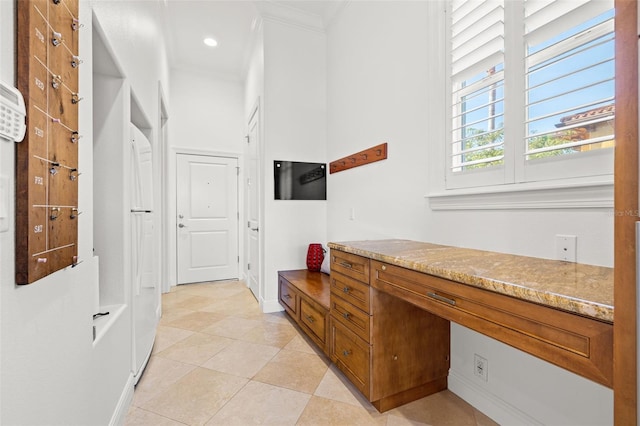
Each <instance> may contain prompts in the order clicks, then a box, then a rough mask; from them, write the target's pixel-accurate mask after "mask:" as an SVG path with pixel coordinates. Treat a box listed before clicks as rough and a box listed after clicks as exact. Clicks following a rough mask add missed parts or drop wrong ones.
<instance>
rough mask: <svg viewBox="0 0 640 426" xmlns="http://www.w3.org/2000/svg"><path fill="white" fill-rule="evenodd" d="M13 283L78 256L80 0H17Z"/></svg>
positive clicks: (68, 263) (26, 281)
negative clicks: (23, 129)
mask: <svg viewBox="0 0 640 426" xmlns="http://www.w3.org/2000/svg"><path fill="white" fill-rule="evenodd" d="M16 3H17V15H18V22H17V40H18V58H17V59H18V89H19V90H20V91H21V92H22V94H23V96H24V98H25V104H26V108H27V133H26V136H25V139H24V141H23V142H22V143H20V144H17V146H16V283H18V284H30V283H32V282H34V281H36V280H38V279H40V278H43V277H45V276H47V275H49V274H51V273H53V272H55V271H57V270H59V269H62V268H65V267H67V266H75V265H76V264H77V263H79V262H78V247H77V246H78V244H77V242H78V215H79V214H80V212H79V211H78V176H79V173H78V139H79V138H80V135H79V134H78V102H79V101H80V97H79V95H78V67H79V65H80V63H81V62H82V61H81V60H80V58H79V56H78V40H79V29H80V27H81V25H80V22H79V20H78V9H79V7H78V0H19V1H17V2H16Z"/></svg>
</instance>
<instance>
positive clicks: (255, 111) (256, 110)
mask: <svg viewBox="0 0 640 426" xmlns="http://www.w3.org/2000/svg"><path fill="white" fill-rule="evenodd" d="M249 111H250V112H249V115H248V117H247V136H246V138H247V140H246V142H247V143H248V141H249V140H248V138H249V133H250V130H251V123H252V122H253V121H254V119H255V120H256V128H257V133H258V144H257V145H256V155H257V157H258V158H257V162H256V168H257V170H256V179H257V182H255V183H256V184H257V186H258V192H257V200H256V202H257V206H256V207H257V212H258V213H257V214H258V218H257V219H258V229H260V231H258V238H259V240H258V294H257V295H254V296H256V298H257V299H258V303H259V305H260V307H261V308H262V307H263V303H264V259H263V253H264V238H263V237H262V235H263V234H262V233H261V231H262V230H263V229H264V227H263V225H264V223H263V218H262V212H263V205H264V195H263V191H262V188H263V185H264V179H263V176H262V169H263V167H262V145H261V142H262V139H263V134H262V117H261V108H260V97H258V98H257V99H256V101H255V103H254V104H253V107H252V108H251V109H250V110H249ZM248 160H249V153H248V149H247V161H248ZM245 169H247V174H246V176H245V179H243V182H242V186H243V190H244V191H245V196H246V197H247V198H246V204H245V209H244V216H245V217H244V221H243V225H244V223H247V224H248V223H249V215H250V212H249V196H250V194H249V191H248V190H247V178H248V176H249V170H248V169H249V167H248V166H246V167H245ZM243 229H244V231H245V234H244V238H243V240H244V241H245V242H246V244H245V261H244V262H243V263H242V268H243V271H244V276H245V279H246V282H247V287H250V285H251V283H250V280H249V268H248V263H249V259H250V253H249V239H250V238H251V234H250V231H249V228H248V226H247V227H243Z"/></svg>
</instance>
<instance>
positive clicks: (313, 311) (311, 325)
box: [300, 297, 327, 347]
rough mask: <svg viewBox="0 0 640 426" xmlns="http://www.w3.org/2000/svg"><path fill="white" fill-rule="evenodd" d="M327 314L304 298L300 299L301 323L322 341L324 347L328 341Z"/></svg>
mask: <svg viewBox="0 0 640 426" xmlns="http://www.w3.org/2000/svg"><path fill="white" fill-rule="evenodd" d="M326 320H327V312H326V311H325V310H324V309H322V308H320V307H316V306H314V304H313V302H309V301H308V300H307V299H305V298H304V297H301V298H300V323H301V324H302V325H304V326H306V327H307V328H308V329H309V330H311V332H312V333H313V334H314V335H315V336H316V337H317V338H318V340H320V342H321V343H322V346H323V347H324V343H325V341H326V334H325V333H326V328H325V327H326Z"/></svg>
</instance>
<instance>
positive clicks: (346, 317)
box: [342, 312, 351, 319]
mask: <svg viewBox="0 0 640 426" xmlns="http://www.w3.org/2000/svg"><path fill="white" fill-rule="evenodd" d="M342 316H343V317H345V319H349V317H350V316H351V314H350V313H349V312H345V313H344V314H342Z"/></svg>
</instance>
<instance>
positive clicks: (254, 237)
mask: <svg viewBox="0 0 640 426" xmlns="http://www.w3.org/2000/svg"><path fill="white" fill-rule="evenodd" d="M259 116H260V114H259V112H258V109H257V108H256V110H255V111H254V113H253V116H252V117H251V119H250V120H249V136H248V140H247V142H248V143H249V154H248V163H249V165H248V169H249V170H248V172H247V174H248V177H247V194H248V195H247V211H248V223H247V226H248V228H249V229H247V251H248V254H249V261H248V265H247V269H248V271H247V278H248V281H249V288H250V289H251V292H252V293H253V295H254V296H255V297H256V299H258V300H260V226H259V225H260V220H259V218H260V179H259V176H260V173H259V169H260V168H259V164H260V163H259V142H260V141H259V132H258V129H259V128H260V126H259V122H258V119H259Z"/></svg>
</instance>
